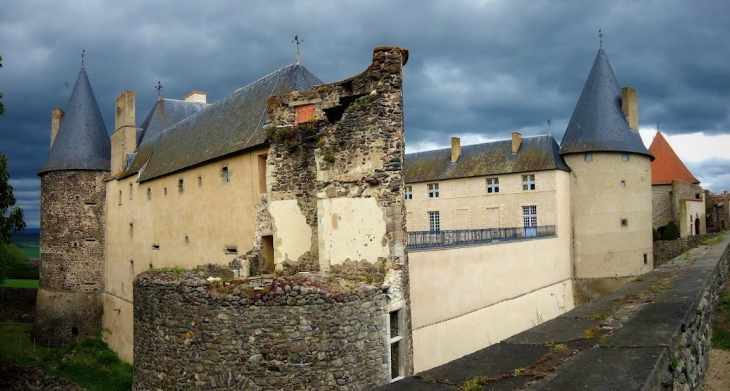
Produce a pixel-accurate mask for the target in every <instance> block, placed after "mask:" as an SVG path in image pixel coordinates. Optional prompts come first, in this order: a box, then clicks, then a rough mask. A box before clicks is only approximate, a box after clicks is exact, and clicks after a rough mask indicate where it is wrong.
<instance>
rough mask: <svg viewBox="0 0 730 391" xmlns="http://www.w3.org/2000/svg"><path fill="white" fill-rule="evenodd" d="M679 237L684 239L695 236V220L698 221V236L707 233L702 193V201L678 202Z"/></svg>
mask: <svg viewBox="0 0 730 391" xmlns="http://www.w3.org/2000/svg"><path fill="white" fill-rule="evenodd" d="M679 210H680V212H679V215H680V217H679V236H680V237H682V238H684V237H686V236H692V235H696V234H695V232H696V231H695V220H696V219H699V220H700V224H699V225H700V235H703V234H706V233H707V225H706V222H705V221H706V217H707V216H706V215H705V213H706V212H705V200H704V192H703V193H702V199H699V200H694V199H691V200H689V199H687V200H680V201H679Z"/></svg>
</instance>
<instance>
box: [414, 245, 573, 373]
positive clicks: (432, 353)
mask: <svg viewBox="0 0 730 391" xmlns="http://www.w3.org/2000/svg"><path fill="white" fill-rule="evenodd" d="M411 256H412V255H411ZM556 300H557V301H556ZM558 304H560V305H558ZM562 307H564V308H562ZM572 308H573V288H572V283H571V280H570V279H567V280H565V281H560V282H557V283H555V284H552V285H549V286H547V287H544V288H542V289H538V290H535V291H533V292H529V293H527V294H525V295H523V296H519V297H515V298H512V299H508V300H505V301H501V302H498V303H496V304H494V305H492V306H489V307H486V308H483V309H480V310H477V311H474V312H470V313H467V314H464V315H463V316H460V317H456V318H453V319H449V320H446V321H443V322H440V323H436V324H434V325H431V326H429V327H423V328H414V330H413V352H414V358H413V364H414V369H415V372H416V373H418V372H421V371H425V370H427V369H431V368H433V367H436V366H439V365H441V364H444V363H446V362H449V361H452V360H455V359H457V358H459V357H463V356H465V355H467V354H470V353H473V352H475V351H477V350H479V349H482V348H484V347H487V346H489V345H492V344H494V343H497V342H500V341H501V340H503V339H506V338H509V337H511V336H513V335H515V334H517V333H519V332H522V331H524V330H527V329H529V328H531V327H534V326H536V325H537V324H539V323H541V322H544V321H547V320H550V319H553V318H555V317H557V316H558V315H560V314H561V313H564V312H565V311H570V310H571V309H572ZM457 330H458V331H457Z"/></svg>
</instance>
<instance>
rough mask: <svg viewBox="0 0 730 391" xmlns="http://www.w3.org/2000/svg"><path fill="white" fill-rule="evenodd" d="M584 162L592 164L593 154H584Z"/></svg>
mask: <svg viewBox="0 0 730 391" xmlns="http://www.w3.org/2000/svg"><path fill="white" fill-rule="evenodd" d="M586 161H587V162H592V161H593V154H592V153H590V152H586Z"/></svg>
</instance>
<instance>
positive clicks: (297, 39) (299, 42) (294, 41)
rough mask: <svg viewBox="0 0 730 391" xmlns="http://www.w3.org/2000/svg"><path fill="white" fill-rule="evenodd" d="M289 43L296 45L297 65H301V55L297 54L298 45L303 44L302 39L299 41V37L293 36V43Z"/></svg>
mask: <svg viewBox="0 0 730 391" xmlns="http://www.w3.org/2000/svg"><path fill="white" fill-rule="evenodd" d="M291 42H292V43H296V44H297V64H299V63H301V62H302V55H301V54H299V44H302V43H304V40H303V39H301V40H300V39H299V35H295V36H294V40H293V41H291Z"/></svg>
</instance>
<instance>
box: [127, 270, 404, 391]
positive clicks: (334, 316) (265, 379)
mask: <svg viewBox="0 0 730 391" xmlns="http://www.w3.org/2000/svg"><path fill="white" fill-rule="evenodd" d="M206 276H207V274H206V273H203V272H199V273H194V272H183V273H175V272H171V271H170V272H164V271H161V272H157V271H155V272H149V273H143V274H141V275H140V276H139V277H138V279H137V281H136V282H135V286H134V297H135V301H134V365H135V368H134V369H135V370H134V374H135V376H134V387H135V389H136V390H137V391H144V390H159V389H162V390H178V389H180V390H183V389H184V390H199V389H205V390H214V389H215V390H222V389H226V390H229V389H232V390H358V389H359V390H367V389H372V388H373V387H376V386H378V385H382V384H384V383H386V382H387V378H386V376H385V373H387V371H388V367H389V364H388V363H387V361H386V360H385V359H384V358H385V357H387V350H386V349H387V347H386V346H387V345H386V344H384V339H387V337H388V336H389V332H390V327H389V326H390V325H389V319H388V315H387V314H384V313H383V307H384V306H385V305H386V302H387V298H386V296H385V294H384V293H383V292H382V290H381V289H379V288H375V287H372V286H368V285H367V284H355V285H350V286H342V285H338V284H336V283H335V284H333V283H332V282H331V281H328V279H327V278H325V277H321V276H316V275H297V276H284V277H280V278H269V279H248V280H232V281H230V282H213V283H211V282H209V281H207V280H205V279H204V277H206Z"/></svg>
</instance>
